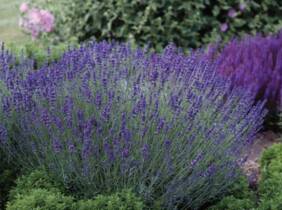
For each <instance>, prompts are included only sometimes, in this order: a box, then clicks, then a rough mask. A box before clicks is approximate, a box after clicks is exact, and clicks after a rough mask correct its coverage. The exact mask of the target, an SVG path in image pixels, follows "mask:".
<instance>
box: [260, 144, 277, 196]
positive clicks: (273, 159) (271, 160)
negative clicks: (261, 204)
mask: <svg viewBox="0 0 282 210" xmlns="http://www.w3.org/2000/svg"><path fill="white" fill-rule="evenodd" d="M281 176H282V144H276V145H274V146H272V147H271V148H269V149H268V150H266V151H265V152H264V153H263V156H262V158H261V182H260V185H259V191H260V193H261V195H262V198H274V197H277V196H278V197H281V194H282V180H281ZM266 200H267V199H266Z"/></svg>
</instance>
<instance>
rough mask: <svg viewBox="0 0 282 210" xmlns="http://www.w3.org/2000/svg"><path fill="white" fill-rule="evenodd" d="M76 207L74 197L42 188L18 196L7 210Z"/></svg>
mask: <svg viewBox="0 0 282 210" xmlns="http://www.w3.org/2000/svg"><path fill="white" fill-rule="evenodd" d="M74 207H75V205H74V201H73V198H72V197H69V196H64V195H63V194H62V193H60V192H53V191H48V190H46V189H41V188H37V189H30V191H29V192H28V193H26V194H17V195H16V197H15V198H14V200H12V201H10V202H8V204H7V210H33V209H34V210H35V209H36V210H74V209H75V208H74ZM89 210H90V209H89Z"/></svg>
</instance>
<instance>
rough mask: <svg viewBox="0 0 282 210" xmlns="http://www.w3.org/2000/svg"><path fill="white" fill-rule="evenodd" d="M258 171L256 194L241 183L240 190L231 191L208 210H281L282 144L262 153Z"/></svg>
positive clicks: (239, 184)
mask: <svg viewBox="0 0 282 210" xmlns="http://www.w3.org/2000/svg"><path fill="white" fill-rule="evenodd" d="M260 169H261V178H260V182H259V188H258V192H252V191H251V190H250V189H248V188H246V185H244V184H243V182H241V183H240V182H238V184H237V186H241V190H240V187H239V188H235V189H231V191H230V192H229V194H230V195H228V196H227V197H224V198H223V199H221V200H220V201H219V202H218V203H217V204H216V205H214V206H212V207H211V208H210V209H211V210H221V209H222V210H237V209H240V210H251V209H252V210H280V209H281V208H282V190H281V189H282V181H281V176H282V144H275V145H273V146H272V147H270V148H269V149H267V150H265V151H264V152H263V155H262V158H261V161H260ZM236 189H237V190H236ZM255 194H257V195H256V196H255Z"/></svg>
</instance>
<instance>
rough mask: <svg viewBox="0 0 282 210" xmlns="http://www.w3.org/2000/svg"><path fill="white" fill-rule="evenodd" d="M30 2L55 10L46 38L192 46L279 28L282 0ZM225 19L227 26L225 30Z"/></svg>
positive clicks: (44, 0) (53, 39)
mask: <svg viewBox="0 0 282 210" xmlns="http://www.w3.org/2000/svg"><path fill="white" fill-rule="evenodd" d="M32 2H33V3H34V4H35V5H38V6H39V7H41V8H44V9H49V10H51V11H52V12H53V13H54V14H55V17H56V29H55V31H54V32H53V33H51V34H50V36H49V37H48V38H49V39H51V40H52V41H54V42H57V43H58V42H60V41H66V40H68V39H77V40H78V41H80V42H81V41H85V40H88V39H90V38H96V39H97V40H104V39H107V40H109V39H115V40H120V41H125V40H126V41H131V42H133V43H138V45H146V44H149V43H150V44H151V46H152V47H154V48H157V49H159V48H162V47H163V46H165V45H166V44H167V43H168V42H174V43H175V44H177V45H179V46H181V47H186V48H187V47H193V48H194V47H199V46H202V44H207V43H210V42H214V41H217V40H218V39H223V40H228V39H230V37H233V36H241V35H243V34H245V33H248V34H256V33H258V32H261V33H270V32H276V31H278V30H279V29H280V28H281V27H282V13H281V8H282V2H281V1H280V0H253V1H247V0H240V1H238V0H216V1H210V0H198V1H192V0H165V1H164V0H152V1H145V0H84V1H81V0H72V1H71V2H70V1H69V0H60V1H56V0H32ZM54 2H55V3H54ZM240 5H241V7H240ZM240 8H241V9H240ZM233 10H234V11H233ZM228 13H229V14H230V15H228ZM224 23H226V24H227V27H228V28H227V29H226V31H225V32H223V31H221V26H222V27H223V26H224V25H222V24H224ZM222 29H223V28H222Z"/></svg>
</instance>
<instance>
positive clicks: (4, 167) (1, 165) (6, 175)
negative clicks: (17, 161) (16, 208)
mask: <svg viewBox="0 0 282 210" xmlns="http://www.w3.org/2000/svg"><path fill="white" fill-rule="evenodd" d="M17 171H18V170H17V169H15V168H14V166H13V165H11V164H10V163H9V162H8V161H7V160H6V156H5V155H4V154H3V153H2V151H1V150H0V209H4V206H5V203H6V202H7V199H8V192H9V190H10V189H11V188H12V187H13V186H14V185H15V180H16V177H17Z"/></svg>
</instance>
